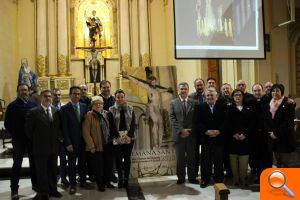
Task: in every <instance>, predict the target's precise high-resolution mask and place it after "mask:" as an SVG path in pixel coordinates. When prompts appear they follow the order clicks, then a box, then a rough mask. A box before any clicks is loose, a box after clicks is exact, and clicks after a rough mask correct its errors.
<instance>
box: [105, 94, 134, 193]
mask: <svg viewBox="0 0 300 200" xmlns="http://www.w3.org/2000/svg"><path fill="white" fill-rule="evenodd" d="M115 97H116V103H115V105H114V106H112V107H110V108H109V113H108V118H109V120H110V121H112V120H113V121H114V124H115V126H116V128H117V130H118V132H119V135H118V138H117V139H116V140H115V141H114V145H115V147H114V149H115V156H116V167H117V171H118V178H119V182H118V188H122V187H125V188H127V186H128V179H129V175H130V166H131V152H132V149H133V145H134V140H135V129H136V123H135V114H134V111H133V107H132V106H130V105H128V104H127V102H126V99H125V92H124V91H123V90H121V89H118V90H117V91H116V93H115Z"/></svg>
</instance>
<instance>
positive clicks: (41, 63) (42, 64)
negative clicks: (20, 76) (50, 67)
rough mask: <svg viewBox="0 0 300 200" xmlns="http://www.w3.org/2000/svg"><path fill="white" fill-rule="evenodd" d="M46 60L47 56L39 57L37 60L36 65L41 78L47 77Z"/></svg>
mask: <svg viewBox="0 0 300 200" xmlns="http://www.w3.org/2000/svg"><path fill="white" fill-rule="evenodd" d="M46 60H47V56H43V55H39V56H38V57H37V58H36V65H37V73H38V75H39V77H45V76H46V66H47V65H46V63H47V62H46Z"/></svg>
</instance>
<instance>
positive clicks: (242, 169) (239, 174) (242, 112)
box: [227, 89, 253, 186]
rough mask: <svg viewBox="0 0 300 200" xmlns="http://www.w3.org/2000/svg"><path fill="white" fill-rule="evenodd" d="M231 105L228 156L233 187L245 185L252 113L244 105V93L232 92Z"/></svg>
mask: <svg viewBox="0 0 300 200" xmlns="http://www.w3.org/2000/svg"><path fill="white" fill-rule="evenodd" d="M231 96H232V99H233V104H232V105H231V106H230V107H229V111H228V124H227V125H228V133H229V155H230V165H231V169H232V174H233V182H234V185H236V186H237V185H242V186H245V185H247V183H246V177H247V170H248V161H249V153H250V140H249V138H250V137H251V135H252V134H253V129H252V127H253V111H252V109H251V108H249V107H246V106H245V105H244V92H243V91H241V90H239V89H235V90H234V91H233V92H232V95H231Z"/></svg>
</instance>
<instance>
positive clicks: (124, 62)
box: [121, 53, 131, 69]
mask: <svg viewBox="0 0 300 200" xmlns="http://www.w3.org/2000/svg"><path fill="white" fill-rule="evenodd" d="M130 66H131V62H130V56H129V54H128V53H125V54H124V55H121V69H124V68H128V67H130Z"/></svg>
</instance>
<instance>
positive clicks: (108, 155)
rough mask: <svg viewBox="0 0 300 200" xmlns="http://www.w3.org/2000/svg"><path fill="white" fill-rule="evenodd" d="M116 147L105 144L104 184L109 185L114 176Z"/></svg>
mask: <svg viewBox="0 0 300 200" xmlns="http://www.w3.org/2000/svg"><path fill="white" fill-rule="evenodd" d="M114 158H115V157H114V146H113V144H105V145H104V151H103V159H104V163H105V164H104V183H105V184H109V183H110V181H111V179H112V175H113V162H114Z"/></svg>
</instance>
